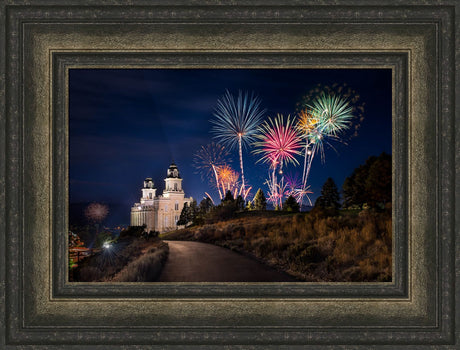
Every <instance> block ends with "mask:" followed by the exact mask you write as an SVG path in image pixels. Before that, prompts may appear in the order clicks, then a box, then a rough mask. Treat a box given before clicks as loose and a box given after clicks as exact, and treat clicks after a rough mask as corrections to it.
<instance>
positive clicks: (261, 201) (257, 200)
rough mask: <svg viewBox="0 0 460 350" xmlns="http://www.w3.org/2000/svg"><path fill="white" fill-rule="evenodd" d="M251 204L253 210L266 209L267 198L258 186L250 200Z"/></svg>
mask: <svg viewBox="0 0 460 350" xmlns="http://www.w3.org/2000/svg"><path fill="white" fill-rule="evenodd" d="M252 205H253V206H254V209H255V210H265V209H267V199H266V198H265V195H264V191H262V190H261V189H260V188H259V189H258V190H257V192H256V195H255V196H254V199H253V201H252Z"/></svg>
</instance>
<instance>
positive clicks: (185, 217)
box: [177, 202, 190, 226]
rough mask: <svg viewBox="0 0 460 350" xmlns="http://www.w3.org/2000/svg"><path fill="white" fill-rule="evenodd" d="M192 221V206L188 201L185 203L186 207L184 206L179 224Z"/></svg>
mask: <svg viewBox="0 0 460 350" xmlns="http://www.w3.org/2000/svg"><path fill="white" fill-rule="evenodd" d="M189 222H190V207H189V206H188V203H187V202H185V203H184V207H183V208H182V211H181V213H180V217H179V220H178V221H177V225H185V226H187V224H188V223H189Z"/></svg>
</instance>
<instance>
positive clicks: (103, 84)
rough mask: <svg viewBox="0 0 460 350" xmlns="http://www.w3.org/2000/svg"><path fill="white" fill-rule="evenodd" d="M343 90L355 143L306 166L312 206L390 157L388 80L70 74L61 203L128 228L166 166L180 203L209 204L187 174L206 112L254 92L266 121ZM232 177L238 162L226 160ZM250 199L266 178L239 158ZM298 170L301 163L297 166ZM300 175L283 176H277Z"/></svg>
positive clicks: (231, 73) (204, 185) (305, 73)
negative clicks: (99, 209)
mask: <svg viewBox="0 0 460 350" xmlns="http://www.w3.org/2000/svg"><path fill="white" fill-rule="evenodd" d="M334 83H337V84H339V85H342V84H347V86H348V87H351V88H353V89H354V90H355V91H356V93H357V94H358V95H359V101H358V104H362V103H364V104H365V106H364V113H363V116H364V119H363V121H362V122H361V123H360V128H359V132H358V136H356V137H353V138H351V139H348V137H345V138H346V139H347V141H346V144H344V143H338V142H334V141H333V142H331V144H332V145H333V146H334V148H335V149H336V151H337V152H336V151H335V150H333V149H332V148H330V147H327V146H326V148H325V156H326V159H325V163H322V162H321V159H320V157H315V159H314V162H313V165H312V169H311V173H310V178H309V183H310V185H311V189H312V191H313V192H314V193H313V194H312V195H311V196H310V197H311V199H312V201H313V202H314V201H315V199H316V198H317V197H318V196H319V195H320V191H321V187H322V185H323V183H324V182H325V180H326V179H327V177H332V178H333V179H334V181H335V182H336V184H337V186H338V187H339V188H340V187H341V186H342V184H343V181H344V180H345V178H346V177H347V176H349V175H350V174H351V173H352V172H353V169H355V168H356V167H357V166H359V165H360V164H362V163H363V162H364V161H365V160H366V159H367V158H368V157H369V156H371V155H379V154H380V153H382V152H383V151H385V152H387V153H391V134H392V132H391V119H392V117H391V91H392V90H391V70H389V69H253V70H246V69H233V70H229V69H228V70H224V69H144V70H140V69H122V70H121V69H120V70H119V69H71V70H70V73H69V99H70V121H69V130H70V131H69V135H70V140H69V143H70V145H69V150H70V151H69V153H70V155H69V156H70V169H69V178H70V188H69V191H70V202H71V203H76V202H90V201H97V202H104V203H107V204H109V206H110V204H111V203H116V204H118V205H121V208H126V213H125V212H124V210H121V212H120V211H119V212H117V213H114V212H112V215H116V216H117V217H112V218H111V220H110V221H111V222H112V223H123V224H128V223H129V210H130V206H131V205H132V204H133V203H134V202H136V201H138V200H139V197H140V193H141V192H140V189H141V186H142V184H143V180H144V178H146V177H152V178H153V179H154V182H155V185H156V187H157V188H158V190H157V193H161V191H162V189H163V186H164V181H163V180H164V178H165V176H166V169H167V168H168V166H169V164H170V163H171V161H172V160H174V161H175V162H176V164H177V165H178V167H179V170H180V172H181V176H182V178H183V188H184V190H185V192H186V195H187V196H193V197H194V198H195V199H196V200H197V201H198V202H199V201H200V200H201V199H202V198H203V196H204V192H205V191H206V192H208V193H210V194H211V195H212V196H213V198H214V199H215V200H217V199H218V198H217V193H216V191H213V190H212V189H211V188H210V186H209V184H208V182H207V181H204V182H203V181H202V180H201V177H200V175H198V174H196V169H194V168H193V166H192V164H193V155H194V154H195V153H196V152H197V151H198V150H199V148H200V147H201V146H202V145H206V144H208V143H210V142H211V141H212V140H213V139H212V137H213V134H211V133H210V130H211V127H212V125H211V123H210V122H209V120H210V119H212V118H213V115H212V114H213V110H214V108H215V106H216V102H217V100H218V99H219V98H221V97H222V95H223V94H224V93H225V90H226V89H228V90H229V91H230V92H231V93H233V94H237V92H238V90H239V89H241V90H243V91H244V90H248V91H250V92H252V91H253V92H255V93H256V94H257V95H258V96H259V97H260V98H261V100H262V106H263V108H265V109H267V112H266V116H272V117H273V116H276V114H277V113H281V114H284V115H287V114H291V115H295V112H296V104H297V103H298V102H299V101H301V100H302V97H303V96H305V95H307V93H308V92H309V91H311V90H312V89H313V88H314V87H315V86H317V85H318V84H321V85H322V86H331V85H332V84H334ZM232 156H233V157H232V158H233V162H232V165H233V168H234V169H235V170H237V171H239V166H238V164H239V163H238V152H237V151H236V150H235V151H234V152H233V153H232ZM243 157H244V168H245V169H244V170H245V177H246V182H247V183H249V184H250V185H252V186H253V191H252V194H254V193H255V192H256V191H257V188H259V187H261V188H262V189H263V190H264V192H267V186H266V185H264V184H263V183H264V181H265V179H266V177H267V174H268V167H267V165H265V164H262V163H257V164H255V162H256V160H257V159H258V157H256V156H253V155H252V154H251V153H250V152H249V151H248V150H246V151H245V152H244V154H243ZM299 162H300V163H301V164H302V159H301V157H299ZM295 172H298V173H299V176H300V177H301V176H302V174H301V172H302V167H301V166H297V168H294V167H292V166H291V167H289V168H288V169H287V170H286V171H285V173H295Z"/></svg>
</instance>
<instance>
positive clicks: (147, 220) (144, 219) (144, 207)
mask: <svg viewBox="0 0 460 350" xmlns="http://www.w3.org/2000/svg"><path fill="white" fill-rule="evenodd" d="M156 191H157V189H156V188H155V185H154V183H153V180H152V179H151V178H146V179H145V181H144V188H142V197H141V199H140V202H139V203H135V204H134V206H133V207H132V208H131V226H142V225H145V226H146V230H147V232H149V231H158V232H166V231H170V230H174V229H176V227H177V221H178V220H179V217H180V214H181V212H182V208H183V207H184V204H185V203H188V204H189V205H190V203H191V202H192V200H193V199H192V197H190V198H186V197H185V193H184V190H183V189H182V178H181V177H180V174H179V170H178V169H177V166H176V164H174V163H172V164H171V165H170V166H169V168H168V171H167V176H166V179H165V189H164V191H163V194H162V195H158V196H157V195H156Z"/></svg>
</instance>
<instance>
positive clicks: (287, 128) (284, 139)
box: [253, 114, 302, 172]
mask: <svg viewBox="0 0 460 350" xmlns="http://www.w3.org/2000/svg"><path fill="white" fill-rule="evenodd" d="M259 132H260V133H259V134H258V135H257V136H256V137H257V139H259V141H257V142H254V145H255V146H256V147H259V148H258V149H255V150H254V151H253V153H254V154H262V158H260V161H262V162H265V163H269V164H270V166H271V167H273V168H276V167H278V168H279V170H280V172H282V170H283V165H284V164H288V163H294V164H299V162H298V161H297V159H296V158H295V156H296V155H299V154H300V151H299V150H300V149H301V148H302V144H301V140H300V137H299V133H298V131H297V129H296V128H295V127H294V124H293V122H292V121H291V118H290V116H288V117H287V118H286V121H284V117H283V115H282V114H278V116H277V117H276V118H274V119H272V118H269V119H268V121H265V122H264V123H263V124H262V125H261V126H260V127H259Z"/></svg>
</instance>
